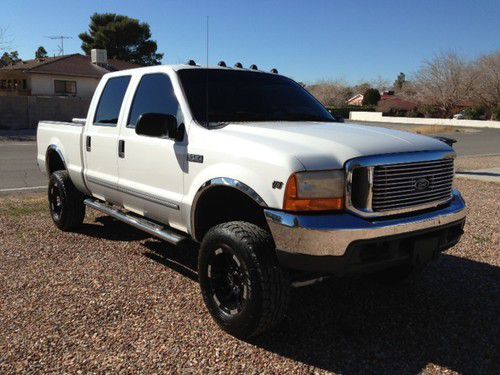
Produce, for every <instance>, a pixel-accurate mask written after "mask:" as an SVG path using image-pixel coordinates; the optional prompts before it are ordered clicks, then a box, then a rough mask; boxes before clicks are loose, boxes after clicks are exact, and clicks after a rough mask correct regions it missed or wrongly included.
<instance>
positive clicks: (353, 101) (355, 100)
mask: <svg viewBox="0 0 500 375" xmlns="http://www.w3.org/2000/svg"><path fill="white" fill-rule="evenodd" d="M363 98H364V95H363V94H356V95H354V96H353V97H352V98H350V99H348V100H347V101H346V104H347V105H357V106H362V105H363Z"/></svg>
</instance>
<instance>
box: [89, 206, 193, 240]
mask: <svg viewBox="0 0 500 375" xmlns="http://www.w3.org/2000/svg"><path fill="white" fill-rule="evenodd" d="M83 203H85V204H86V205H87V206H89V207H91V208H93V209H95V210H97V211H101V212H102V213H105V214H106V215H109V216H112V217H114V218H115V219H117V220H120V221H123V222H124V223H125V224H129V225H131V226H133V227H135V228H137V229H140V230H142V231H144V232H146V233H149V234H151V235H152V236H155V237H158V238H160V239H162V240H164V241H167V242H169V243H171V244H174V245H176V244H178V243H179V242H181V241H182V240H184V239H186V237H184V236H182V235H181V234H178V233H176V232H174V231H173V230H171V229H168V228H166V227H163V226H161V225H158V224H156V223H153V222H152V221H149V220H146V219H144V218H141V217H137V216H133V215H130V214H126V213H124V212H122V211H120V210H118V209H116V208H114V207H112V206H110V205H108V204H106V203H103V202H101V201H98V200H95V199H91V198H88V199H85V201H84V202H83Z"/></svg>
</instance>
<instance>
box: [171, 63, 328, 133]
mask: <svg viewBox="0 0 500 375" xmlns="http://www.w3.org/2000/svg"><path fill="white" fill-rule="evenodd" d="M178 75H179V78H180V81H181V83H182V86H183V87H184V92H185V94H186V97H187V101H188V103H189V106H190V108H191V111H192V113H193V116H194V118H195V119H196V120H197V121H198V122H200V123H209V124H210V123H224V122H245V121H326V122H332V121H334V118H333V117H332V115H330V113H329V112H328V111H327V110H326V109H325V108H324V107H323V106H322V105H321V103H319V102H318V101H317V100H316V99H315V98H314V97H313V96H312V95H311V94H309V93H308V92H307V91H306V90H305V89H303V88H302V87H301V86H300V85H299V84H297V83H296V82H294V81H293V80H291V79H289V78H286V77H283V76H279V75H273V74H263V73H258V72H250V71H238V70H222V69H184V70H180V71H178ZM207 88H208V100H207ZM207 107H208V114H207Z"/></svg>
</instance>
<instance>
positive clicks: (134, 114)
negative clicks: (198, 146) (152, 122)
mask: <svg viewBox="0 0 500 375" xmlns="http://www.w3.org/2000/svg"><path fill="white" fill-rule="evenodd" d="M143 113H163V114H170V115H173V116H176V118H177V123H178V124H180V123H181V122H182V121H183V120H182V112H181V110H180V106H179V102H178V100H177V98H176V96H175V93H174V89H173V86H172V82H171V79H170V77H169V76H168V75H167V74H165V73H150V74H144V75H143V76H142V77H140V81H139V82H138V84H137V88H136V90H135V94H134V97H133V99H132V103H131V105H130V112H129V113H128V119H127V121H126V122H124V125H123V127H122V129H121V131H120V136H119V158H118V172H119V178H118V186H119V190H120V192H121V194H122V202H123V206H124V207H125V208H126V209H128V210H130V211H133V212H136V213H138V214H140V215H143V216H145V217H148V218H151V219H154V220H157V221H160V222H162V223H165V224H168V225H170V226H171V227H174V228H175V227H177V228H180V229H182V228H183V226H184V225H183V224H182V219H181V212H180V205H181V201H182V197H183V178H184V172H183V171H184V168H185V164H186V163H187V160H186V144H185V140H183V141H180V142H176V141H175V140H174V139H170V138H158V137H151V136H145V135H138V134H136V132H135V126H136V124H137V120H138V119H139V117H140V116H141V115H142V114H143Z"/></svg>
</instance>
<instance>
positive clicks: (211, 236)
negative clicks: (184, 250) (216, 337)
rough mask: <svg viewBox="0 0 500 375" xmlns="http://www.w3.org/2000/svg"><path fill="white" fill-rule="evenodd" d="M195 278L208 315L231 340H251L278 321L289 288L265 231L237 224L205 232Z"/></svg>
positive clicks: (252, 226)
mask: <svg viewBox="0 0 500 375" xmlns="http://www.w3.org/2000/svg"><path fill="white" fill-rule="evenodd" d="M198 274H199V279H200V287H201V292H202V295H203V299H204V301H205V305H206V306H207V308H208V311H209V312H210V314H211V315H212V317H213V319H214V320H215V321H216V323H217V324H218V325H219V326H220V327H221V328H222V329H224V330H225V331H226V332H228V333H230V334H231V335H233V336H236V337H240V338H249V337H252V336H256V335H258V334H260V333H263V332H265V331H267V330H269V329H271V328H272V327H274V326H275V325H277V324H278V323H279V322H280V321H281V320H282V319H283V317H284V315H285V312H286V310H287V307H288V301H289V296H290V287H289V282H288V278H287V275H286V273H285V271H284V270H283V269H281V268H280V267H279V265H278V263H277V260H276V256H275V254H274V243H273V240H272V237H271V235H270V234H269V233H268V232H267V231H265V230H264V229H262V228H260V227H258V226H256V225H254V224H250V223H247V222H242V221H235V222H229V223H224V224H220V225H217V226H215V227H213V228H212V229H210V231H209V232H208V233H207V234H206V236H205V238H204V239H203V242H202V244H201V248H200V253H199V258H198Z"/></svg>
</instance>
